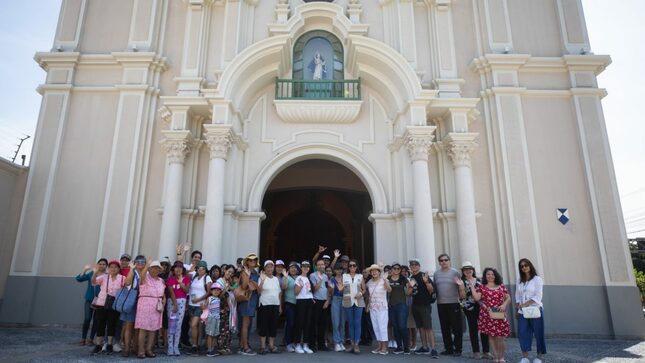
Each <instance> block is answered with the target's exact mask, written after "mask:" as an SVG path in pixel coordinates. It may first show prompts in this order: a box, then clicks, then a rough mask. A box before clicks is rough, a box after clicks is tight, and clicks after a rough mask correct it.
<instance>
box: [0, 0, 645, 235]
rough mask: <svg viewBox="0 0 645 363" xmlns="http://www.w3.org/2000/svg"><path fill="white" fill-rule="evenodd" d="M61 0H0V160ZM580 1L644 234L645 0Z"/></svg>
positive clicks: (25, 125) (32, 123)
mask: <svg viewBox="0 0 645 363" xmlns="http://www.w3.org/2000/svg"><path fill="white" fill-rule="evenodd" d="M60 2H61V1H60V0H20V1H8V0H4V1H0V49H3V56H2V57H0V84H2V85H4V87H0V156H1V157H4V158H6V159H11V158H12V157H13V155H14V152H15V150H16V144H17V143H18V141H19V138H21V137H24V136H26V135H29V136H31V137H32V138H30V139H28V140H27V141H26V142H25V143H24V144H23V146H22V149H21V151H20V154H26V155H27V156H29V154H30V152H31V148H32V141H33V135H34V131H35V128H36V123H37V120H38V114H39V107H40V101H41V97H40V95H39V94H38V93H37V92H36V91H35V90H36V87H37V86H38V85H39V84H41V83H43V81H44V78H45V72H44V71H43V70H42V69H41V68H40V67H39V66H38V65H37V64H36V62H34V60H33V56H34V53H35V52H36V51H49V50H50V49H51V47H52V42H53V38H54V33H55V31H56V24H57V22H58V16H57V14H58V12H59V10H60ZM582 3H583V7H584V11H585V18H586V23H587V30H588V33H589V39H590V43H591V50H592V52H593V53H595V54H609V55H610V56H611V57H612V64H611V65H610V66H609V67H608V68H607V69H606V70H605V71H604V72H603V73H602V74H601V75H600V76H599V77H598V83H599V87H602V88H606V89H607V91H608V96H607V97H605V98H604V99H603V101H602V104H603V110H604V113H605V122H606V125H607V134H608V136H609V142H610V145H611V151H612V157H613V161H614V167H615V171H616V179H617V184H618V190H619V193H620V195H621V203H622V207H623V212H624V217H625V219H626V221H627V232H628V234H629V235H630V236H631V237H634V236H637V235H638V236H643V237H645V142H643V138H644V136H645V117H644V116H643V113H642V112H641V111H640V108H641V104H642V102H643V101H642V100H641V97H640V96H641V93H642V91H641V89H640V87H639V86H640V85H643V84H645V69H644V68H643V65H645V47H640V45H641V44H643V38H642V37H643V36H644V35H645V22H643V21H642V16H643V14H645V0H620V6H616V3H617V1H616V0H582ZM637 45H638V46H637ZM16 161H17V162H20V156H18V158H17V160H16ZM27 164H29V158H28V157H27ZM630 232H631V233H630Z"/></svg>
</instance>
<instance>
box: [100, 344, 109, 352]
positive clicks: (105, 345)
mask: <svg viewBox="0 0 645 363" xmlns="http://www.w3.org/2000/svg"><path fill="white" fill-rule="evenodd" d="M107 345H108V344H107V343H103V348H102V349H101V352H103V353H105V352H107Z"/></svg>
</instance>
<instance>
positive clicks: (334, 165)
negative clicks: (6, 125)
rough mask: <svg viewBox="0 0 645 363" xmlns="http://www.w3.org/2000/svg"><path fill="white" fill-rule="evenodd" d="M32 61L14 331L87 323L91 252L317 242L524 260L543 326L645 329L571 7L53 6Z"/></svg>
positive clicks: (273, 253)
mask: <svg viewBox="0 0 645 363" xmlns="http://www.w3.org/2000/svg"><path fill="white" fill-rule="evenodd" d="M35 59H36V61H37V62H38V63H39V64H40V65H41V66H42V67H43V68H44V69H45V70H46V71H47V79H46V82H45V83H44V84H42V85H41V86H40V87H39V88H38V90H39V92H40V93H41V94H42V96H43V101H42V106H41V110H40V118H39V120H38V128H37V132H36V139H35V143H34V150H33V157H32V164H31V167H30V171H29V177H28V182H27V190H26V193H25V199H24V204H23V208H22V213H21V216H20V222H19V225H18V228H17V234H16V238H15V246H14V248H13V253H12V259H11V268H10V273H9V277H8V279H7V283H6V288H5V291H4V298H3V302H2V306H1V309H2V310H1V311H0V321H2V322H12V323H33V324H43V323H67V324H73V323H78V322H80V318H79V317H80V315H79V314H80V311H82V309H81V308H80V307H81V306H82V305H81V304H82V287H81V286H76V285H80V284H76V285H75V284H74V283H73V282H70V281H71V279H70V276H73V275H75V274H76V273H78V270H80V269H81V267H82V266H83V265H85V264H87V263H92V262H93V261H96V260H97V259H98V258H100V257H108V258H117V257H118V256H119V255H120V254H121V253H129V254H132V255H136V254H140V253H141V254H144V255H146V256H152V257H154V258H156V257H157V256H159V257H163V256H169V257H170V258H171V259H173V256H175V248H176V246H177V244H178V243H188V244H190V245H191V248H192V249H198V250H201V251H202V252H203V256H204V259H205V260H206V261H207V262H208V263H209V265H211V264H213V263H218V264H219V263H224V262H229V263H230V262H234V261H235V259H236V258H237V257H238V256H244V255H246V254H248V253H251V252H253V253H260V257H261V259H265V258H282V259H285V260H287V259H289V260H291V259H305V258H310V257H311V256H312V255H313V253H314V252H315V250H316V249H317V246H318V245H326V246H328V249H329V252H331V250H332V249H335V248H338V249H341V250H342V251H343V252H344V253H347V254H349V255H351V256H353V257H356V258H357V259H358V260H359V262H360V263H361V264H362V265H365V264H368V263H372V262H377V261H378V262H384V263H390V262H392V261H395V260H397V261H407V259H408V258H411V257H417V258H420V259H421V261H422V268H423V269H427V270H429V271H433V270H435V269H436V268H437V262H436V256H438V255H439V254H441V253H448V254H449V255H450V256H451V257H452V261H453V266H455V267H458V266H460V265H461V263H463V262H464V261H470V262H472V263H473V264H474V265H475V266H476V267H477V270H478V271H481V269H483V268H484V267H487V266H492V267H496V268H497V269H498V270H499V271H500V273H501V274H502V275H503V277H504V280H505V282H506V283H507V284H508V285H510V286H511V287H512V286H514V285H515V281H516V278H517V263H518V261H519V259H520V258H523V257H526V258H529V259H530V260H531V261H533V263H534V264H535V266H536V268H537V269H538V272H539V273H540V274H541V275H542V276H543V277H544V279H545V290H544V303H545V311H546V324H547V332H548V333H549V334H565V335H566V334H575V335H580V334H582V335H594V336H630V337H635V336H636V337H643V336H645V324H643V314H642V311H641V305H640V301H639V294H638V290H637V288H636V287H635V280H634V276H633V273H632V266H631V260H630V256H629V251H628V246H627V243H626V234H625V228H624V224H623V218H622V214H621V209H620V201H619V198H618V192H617V187H616V182H615V177H614V171H613V165H612V161H611V154H610V150H609V144H608V141H607V133H606V130H605V120H604V117H603V112H602V106H601V99H602V98H603V97H604V96H605V95H606V91H605V90H604V89H601V88H598V85H597V81H596V76H597V75H598V74H599V73H600V72H602V71H603V70H604V69H605V67H607V66H608V65H609V63H610V58H609V57H608V56H605V55H595V54H593V53H592V49H591V48H590V44H589V40H588V37H587V32H586V26H585V21H584V15H583V9H582V6H581V2H580V0H549V1H539V2H516V1H507V0H481V1H479V0H472V1H471V0H418V1H413V0H379V1H376V0H336V1H303V0H184V1H179V0H135V1H125V0H119V1H109V2H108V1H95V0H63V2H62V8H61V13H60V18H59V24H58V29H57V32H56V36H55V39H54V43H53V47H52V49H51V51H49V52H42V53H37V54H36V56H35ZM8 291H11V293H7V292H8ZM77 300H78V301H77ZM572 302H573V303H572ZM76 305H78V307H79V308H78V309H74V308H72V307H73V306H76ZM592 317H593V318H592Z"/></svg>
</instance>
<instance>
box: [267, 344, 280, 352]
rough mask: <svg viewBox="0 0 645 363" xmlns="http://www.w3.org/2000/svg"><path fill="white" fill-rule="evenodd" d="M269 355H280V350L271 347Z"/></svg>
mask: <svg viewBox="0 0 645 363" xmlns="http://www.w3.org/2000/svg"><path fill="white" fill-rule="evenodd" d="M269 353H280V350H278V347H275V346H273V347H271V348H269Z"/></svg>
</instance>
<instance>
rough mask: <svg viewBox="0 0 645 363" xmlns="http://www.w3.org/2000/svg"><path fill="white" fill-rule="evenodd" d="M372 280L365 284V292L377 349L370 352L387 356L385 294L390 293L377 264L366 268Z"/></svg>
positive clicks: (390, 289)
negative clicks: (367, 297)
mask: <svg viewBox="0 0 645 363" xmlns="http://www.w3.org/2000/svg"><path fill="white" fill-rule="evenodd" d="M367 271H368V272H369V274H370V275H371V276H372V278H371V279H370V280H369V281H368V282H367V291H368V294H369V309H368V312H369V314H370V320H371V321H372V327H373V328H374V335H375V336H376V340H377V341H378V347H377V348H376V349H374V350H373V351H372V353H374V354H382V355H386V354H388V349H387V341H388V336H387V322H388V308H387V294H388V293H389V292H390V291H392V288H391V287H390V284H389V282H388V281H387V278H383V276H382V275H383V269H382V268H381V266H379V265H377V264H373V265H372V266H370V267H368V268H367Z"/></svg>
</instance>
